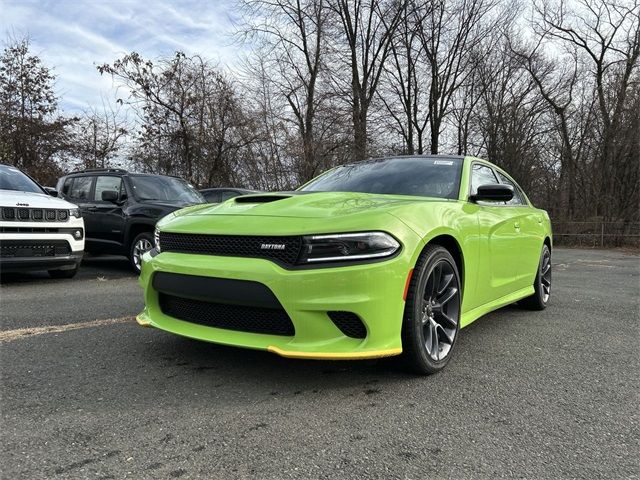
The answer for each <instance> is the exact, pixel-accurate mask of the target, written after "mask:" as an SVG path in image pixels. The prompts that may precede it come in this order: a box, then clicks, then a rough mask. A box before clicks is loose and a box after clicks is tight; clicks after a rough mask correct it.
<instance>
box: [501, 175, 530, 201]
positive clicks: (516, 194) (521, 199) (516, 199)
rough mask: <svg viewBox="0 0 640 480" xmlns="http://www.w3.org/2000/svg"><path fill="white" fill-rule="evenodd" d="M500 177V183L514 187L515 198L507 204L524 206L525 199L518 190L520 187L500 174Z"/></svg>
mask: <svg viewBox="0 0 640 480" xmlns="http://www.w3.org/2000/svg"><path fill="white" fill-rule="evenodd" d="M498 177H500V183H505V184H507V185H511V186H512V187H513V198H512V199H511V200H509V201H508V202H506V204H507V205H524V197H523V196H522V193H521V191H520V189H519V188H518V186H517V185H516V184H515V183H513V182H512V181H511V180H509V179H508V178H507V177H505V176H504V175H503V174H502V173H500V172H498Z"/></svg>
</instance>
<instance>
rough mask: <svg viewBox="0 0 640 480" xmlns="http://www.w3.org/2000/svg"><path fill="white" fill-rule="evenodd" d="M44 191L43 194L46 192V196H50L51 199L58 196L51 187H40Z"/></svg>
mask: <svg viewBox="0 0 640 480" xmlns="http://www.w3.org/2000/svg"><path fill="white" fill-rule="evenodd" d="M42 188H43V189H44V191H45V192H47V195H51V196H52V197H57V196H58V190H56V189H55V188H53V187H42Z"/></svg>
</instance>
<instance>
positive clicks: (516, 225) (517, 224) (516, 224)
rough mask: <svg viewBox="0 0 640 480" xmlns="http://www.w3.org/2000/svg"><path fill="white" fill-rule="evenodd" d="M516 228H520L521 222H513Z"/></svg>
mask: <svg viewBox="0 0 640 480" xmlns="http://www.w3.org/2000/svg"><path fill="white" fill-rule="evenodd" d="M513 226H514V227H515V229H516V230H520V222H516V223H514V224H513Z"/></svg>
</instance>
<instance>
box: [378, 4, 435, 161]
mask: <svg viewBox="0 0 640 480" xmlns="http://www.w3.org/2000/svg"><path fill="white" fill-rule="evenodd" d="M430 9H431V3H430V2H424V1H414V0H409V1H407V2H406V3H405V4H404V5H403V11H402V15H401V17H400V22H399V25H398V28H397V30H396V33H395V35H394V36H393V37H392V41H391V45H390V54H389V60H388V62H387V64H386V65H385V67H384V68H385V75H384V77H383V79H382V85H383V86H382V88H381V89H380V91H379V92H378V95H379V98H380V101H381V102H382V103H383V104H384V106H385V110H386V112H387V114H388V115H390V116H391V118H392V120H393V123H394V127H395V129H396V130H397V132H398V133H399V134H400V135H401V137H402V140H403V144H404V147H403V151H404V152H406V153H407V154H409V155H412V154H414V153H418V154H422V153H424V140H425V138H424V133H425V131H426V129H427V126H428V122H429V111H428V108H427V96H428V92H429V83H428V78H427V76H428V73H429V72H428V68H426V65H425V64H424V62H423V61H422V54H423V51H422V48H423V47H422V44H421V43H420V38H419V35H418V30H419V25H420V24H421V22H422V21H423V20H424V18H425V16H426V15H428V13H429V12H430Z"/></svg>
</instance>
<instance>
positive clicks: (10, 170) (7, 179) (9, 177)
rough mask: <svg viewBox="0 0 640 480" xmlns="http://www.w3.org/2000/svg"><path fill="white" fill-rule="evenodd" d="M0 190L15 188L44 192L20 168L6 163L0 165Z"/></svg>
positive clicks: (30, 191) (23, 190)
mask: <svg viewBox="0 0 640 480" xmlns="http://www.w3.org/2000/svg"><path fill="white" fill-rule="evenodd" d="M0 190H17V191H19V192H29V193H44V192H43V191H42V189H41V188H40V186H39V185H38V184H37V183H36V182H34V181H33V180H31V179H30V178H29V177H28V176H26V175H25V174H24V173H22V172H21V171H20V170H18V169H17V168H14V167H9V166H7V165H0Z"/></svg>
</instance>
